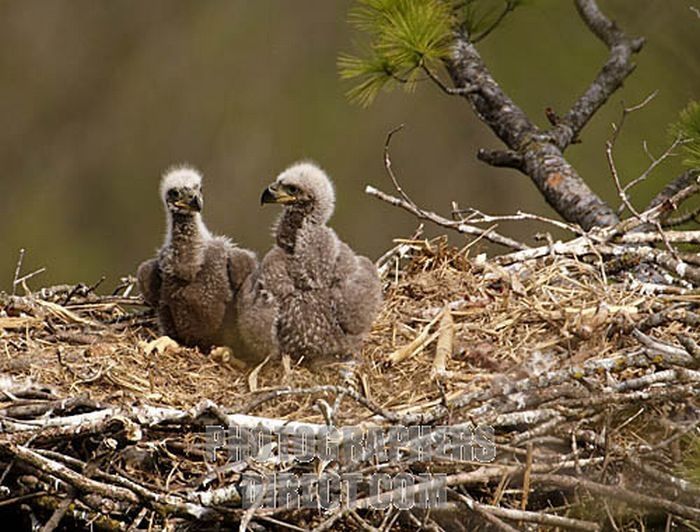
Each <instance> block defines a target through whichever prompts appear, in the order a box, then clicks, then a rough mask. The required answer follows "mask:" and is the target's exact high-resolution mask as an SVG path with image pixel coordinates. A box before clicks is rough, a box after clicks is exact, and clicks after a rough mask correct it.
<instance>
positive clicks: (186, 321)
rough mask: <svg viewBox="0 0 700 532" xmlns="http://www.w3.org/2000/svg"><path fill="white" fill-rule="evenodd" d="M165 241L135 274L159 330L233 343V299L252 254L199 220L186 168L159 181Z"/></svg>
mask: <svg viewBox="0 0 700 532" xmlns="http://www.w3.org/2000/svg"><path fill="white" fill-rule="evenodd" d="M160 196H161V199H162V201H163V204H164V206H165V215H166V233H165V242H164V243H163V246H162V247H161V248H160V250H158V253H157V255H156V258H154V259H150V260H147V261H145V262H143V263H142V264H141V265H140V266H139V268H138V272H137V278H138V283H139V288H140V290H141V293H142V294H143V297H144V299H145V300H146V302H148V303H149V304H150V305H151V306H153V307H154V308H155V310H156V312H157V314H158V321H159V324H160V329H161V333H162V334H165V335H167V336H170V337H171V338H173V339H175V340H177V341H178V342H180V343H182V344H184V345H187V346H197V347H199V348H201V349H205V350H206V349H208V348H210V347H212V346H235V345H236V342H237V339H238V331H237V318H236V301H235V300H236V297H237V294H238V293H239V291H240V288H241V285H242V284H243V281H244V280H245V278H246V277H247V276H248V275H249V274H250V273H251V272H252V271H253V270H254V269H255V267H256V266H257V261H256V258H255V255H254V254H253V253H252V252H250V251H248V250H244V249H241V248H239V247H237V246H235V245H234V244H233V243H232V242H231V241H230V240H229V239H228V238H225V237H222V236H214V235H212V234H211V233H210V232H209V230H208V229H207V227H206V226H205V225H204V222H203V220H202V214H201V211H202V207H203V194H202V177H201V175H200V174H199V173H198V172H197V171H196V170H194V169H193V168H189V167H187V166H182V167H177V168H174V169H171V170H169V171H168V172H167V173H166V174H165V175H164V176H163V179H162V181H161V184H160Z"/></svg>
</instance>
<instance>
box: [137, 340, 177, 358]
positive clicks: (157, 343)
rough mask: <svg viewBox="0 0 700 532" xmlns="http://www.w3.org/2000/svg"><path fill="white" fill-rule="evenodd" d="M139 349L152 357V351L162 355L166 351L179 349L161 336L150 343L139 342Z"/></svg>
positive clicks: (171, 341) (175, 343)
mask: <svg viewBox="0 0 700 532" xmlns="http://www.w3.org/2000/svg"><path fill="white" fill-rule="evenodd" d="M141 347H142V348H143V351H144V353H146V355H152V354H153V352H154V351H157V352H158V354H159V355H162V354H163V353H165V351H167V350H168V349H180V344H178V343H177V342H176V341H175V340H173V339H172V338H170V337H169V336H161V337H159V338H156V339H155V340H152V341H150V342H141Z"/></svg>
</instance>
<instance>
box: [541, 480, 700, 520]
mask: <svg viewBox="0 0 700 532" xmlns="http://www.w3.org/2000/svg"><path fill="white" fill-rule="evenodd" d="M532 480H533V481H535V482H540V483H542V484H549V485H554V486H558V487H560V488H568V489H576V488H583V489H586V490H588V491H590V492H591V493H594V494H596V495H599V496H602V497H609V498H612V499H615V500H619V501H623V502H625V503H627V504H630V505H632V506H636V507H638V508H645V509H649V508H653V509H656V510H661V511H663V512H669V513H672V514H674V515H679V516H681V517H685V518H686V519H691V520H694V521H696V522H697V521H698V520H700V510H699V509H697V508H691V507H690V506H686V505H684V504H680V503H676V502H671V501H668V500H666V499H662V498H660V497H651V496H649V495H642V494H640V493H635V492H634V491H631V490H628V489H626V488H624V487H622V486H619V485H617V486H608V485H605V484H599V483H597V482H593V481H591V480H587V479H583V478H575V477H569V476H565V475H551V474H535V475H533V477H532Z"/></svg>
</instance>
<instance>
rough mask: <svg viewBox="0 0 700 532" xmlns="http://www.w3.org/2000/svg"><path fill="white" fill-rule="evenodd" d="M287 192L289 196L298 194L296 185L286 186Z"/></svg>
mask: <svg viewBox="0 0 700 532" xmlns="http://www.w3.org/2000/svg"><path fill="white" fill-rule="evenodd" d="M287 191H288V192H289V193H290V194H298V193H299V187H298V186H296V185H289V186H287Z"/></svg>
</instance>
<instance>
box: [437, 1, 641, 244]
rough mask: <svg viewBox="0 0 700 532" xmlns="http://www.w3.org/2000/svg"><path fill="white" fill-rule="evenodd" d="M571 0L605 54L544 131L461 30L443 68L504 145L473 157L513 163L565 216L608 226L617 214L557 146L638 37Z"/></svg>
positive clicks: (614, 78) (622, 66) (607, 91)
mask: <svg viewBox="0 0 700 532" xmlns="http://www.w3.org/2000/svg"><path fill="white" fill-rule="evenodd" d="M575 3H576V7H577V9H578V12H579V14H580V15H581V18H582V19H583V20H584V22H585V23H586V25H587V26H588V27H589V28H590V29H591V31H592V32H593V33H594V34H595V35H596V36H597V37H598V38H600V39H601V40H602V41H603V42H604V43H605V44H606V45H607V46H608V47H609V48H610V50H611V52H610V57H609V58H608V60H607V62H606V63H605V65H604V66H603V68H602V70H601V71H600V73H599V74H598V75H597V76H596V78H595V80H594V81H593V82H592V83H591V85H590V86H589V87H588V89H587V90H586V91H585V92H584V94H583V95H582V96H581V97H580V98H579V99H578V100H577V101H576V103H575V104H574V105H573V106H572V108H571V110H570V111H569V112H568V113H567V114H566V115H565V116H564V118H563V119H562V120H561V121H560V122H559V123H557V124H556V125H555V126H554V127H553V128H552V129H551V130H549V131H541V130H540V129H539V128H538V127H537V126H536V125H535V124H534V123H533V122H532V121H531V120H530V119H529V117H528V116H527V115H526V114H525V113H524V112H523V111H522V109H520V108H519V107H518V106H517V105H516V104H515V102H513V100H511V99H510V97H509V96H508V95H507V94H506V93H505V92H504V91H503V90H502V89H501V87H500V86H499V85H498V83H497V82H496V80H495V79H494V78H493V76H492V75H491V73H490V72H489V70H488V68H487V67H486V65H485V63H484V61H483V60H482V58H481V55H480V54H479V52H478V51H477V49H476V47H475V46H474V44H473V43H471V42H470V41H469V37H468V36H467V35H465V34H463V33H457V35H456V38H455V44H454V47H453V53H452V57H451V58H449V59H448V60H446V67H447V70H448V72H449V74H450V77H451V78H452V81H453V83H454V85H455V87H457V89H459V88H460V87H467V86H469V87H474V88H475V90H474V91H470V92H469V93H466V94H462V97H464V98H466V99H467V100H468V101H469V103H470V104H471V106H472V108H473V109H474V111H475V112H476V114H477V116H478V117H479V118H480V119H481V120H482V121H483V122H484V123H486V124H487V125H488V126H489V127H490V128H491V129H492V130H493V132H494V133H495V134H496V136H498V138H499V139H501V140H502V141H503V143H504V144H505V145H506V146H507V148H508V150H505V151H502V152H498V151H486V150H482V151H480V152H479V158H480V159H481V160H483V161H485V162H488V163H489V164H492V165H494V166H505V167H511V168H517V169H518V170H520V171H521V172H523V173H524V174H526V175H528V176H529V177H530V179H532V181H533V182H534V184H535V185H536V186H537V188H538V189H539V191H540V192H541V193H542V195H543V196H544V198H545V199H546V201H547V202H548V203H549V204H550V205H551V206H552V207H553V208H554V209H555V210H556V211H557V212H558V213H559V214H560V215H561V216H562V217H563V218H564V219H565V220H567V221H569V222H573V223H577V224H579V225H580V226H581V227H583V228H584V229H585V230H588V229H590V228H592V227H595V226H603V227H607V226H613V225H615V224H617V223H618V222H619V218H618V216H617V215H616V214H615V212H614V210H613V209H612V208H611V207H610V206H609V205H608V204H607V203H606V202H605V201H603V200H602V199H601V198H600V197H599V196H598V195H597V194H596V193H595V192H594V191H593V190H592V189H591V188H590V187H589V186H588V184H587V183H586V182H585V180H584V179H583V178H582V177H581V176H580V175H579V174H578V172H577V171H576V169H575V168H574V167H573V166H571V164H569V162H568V161H567V160H566V158H565V157H564V154H563V151H564V150H565V149H566V147H567V146H568V145H569V144H570V143H571V142H572V141H573V140H574V139H575V138H576V137H577V135H578V133H579V132H580V131H581V129H582V128H583V127H584V126H585V125H586V123H587V122H588V121H589V120H590V118H591V117H592V116H593V115H594V114H595V112H596V111H597V110H598V109H599V108H600V107H601V106H602V105H603V104H604V103H605V102H606V101H607V99H608V98H609V97H610V95H611V94H612V93H613V92H615V91H616V90H617V89H618V88H619V87H620V86H621V85H622V82H623V80H624V79H625V78H626V77H627V76H628V75H629V74H630V73H631V72H632V71H633V70H634V65H633V64H632V63H631V56H632V54H633V53H636V52H638V51H639V50H640V49H641V47H642V45H643V43H644V41H643V39H632V40H631V39H628V38H627V37H626V36H625V34H624V33H623V32H622V31H621V30H619V29H618V28H617V26H616V25H615V24H614V23H613V22H611V21H610V20H608V19H607V18H606V17H605V15H604V14H603V13H602V12H601V11H600V9H599V8H598V6H597V4H596V3H595V1H594V0H575Z"/></svg>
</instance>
